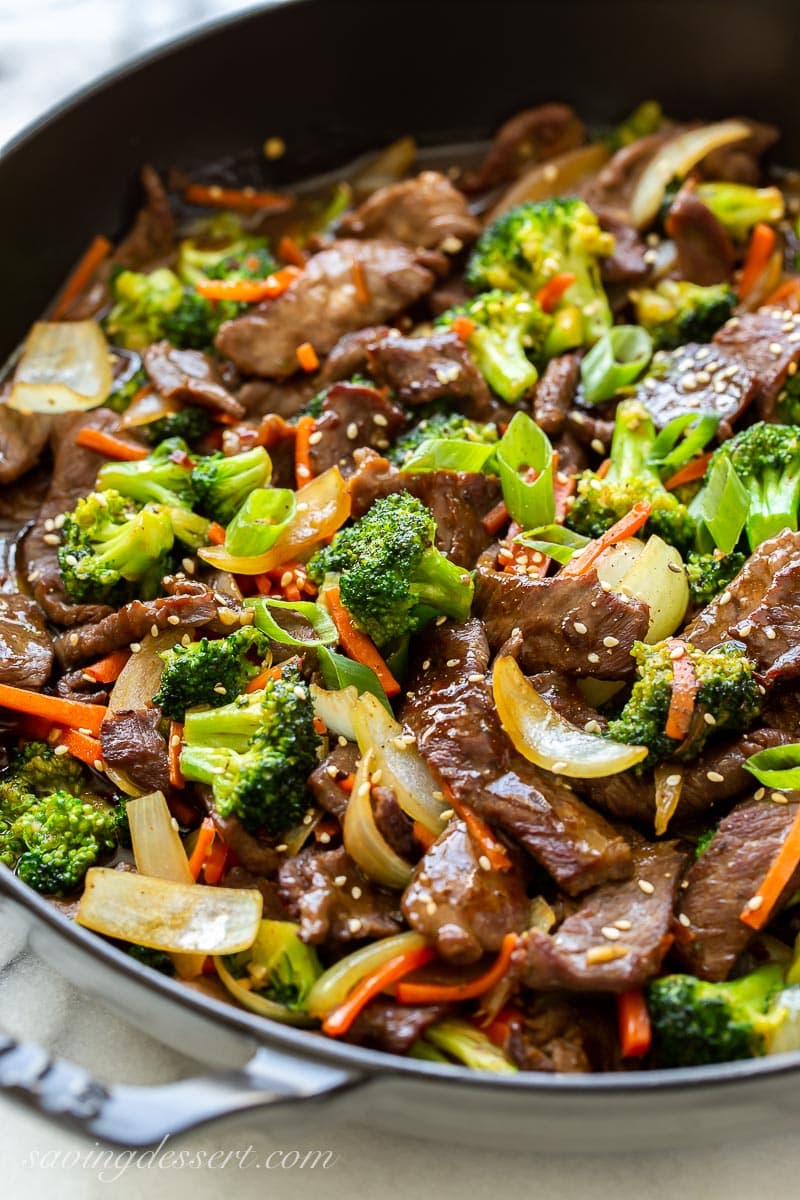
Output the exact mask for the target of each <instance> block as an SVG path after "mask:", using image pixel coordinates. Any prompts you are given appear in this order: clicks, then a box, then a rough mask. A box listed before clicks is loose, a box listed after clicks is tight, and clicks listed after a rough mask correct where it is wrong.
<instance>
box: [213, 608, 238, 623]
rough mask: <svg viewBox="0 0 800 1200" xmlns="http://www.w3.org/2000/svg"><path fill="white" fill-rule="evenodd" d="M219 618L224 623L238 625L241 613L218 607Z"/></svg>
mask: <svg viewBox="0 0 800 1200" xmlns="http://www.w3.org/2000/svg"><path fill="white" fill-rule="evenodd" d="M217 620H218V621H220V622H221V624H223V625H236V624H238V622H239V614H238V613H235V612H232V611H231V610H230V609H229V608H218V609H217Z"/></svg>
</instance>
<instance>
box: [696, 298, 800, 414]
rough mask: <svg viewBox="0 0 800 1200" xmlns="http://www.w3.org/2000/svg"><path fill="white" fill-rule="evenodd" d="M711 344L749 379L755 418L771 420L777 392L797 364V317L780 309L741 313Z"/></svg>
mask: <svg viewBox="0 0 800 1200" xmlns="http://www.w3.org/2000/svg"><path fill="white" fill-rule="evenodd" d="M713 340H714V345H715V347H718V348H719V349H721V350H722V351H723V352H724V353H725V354H727V355H728V356H729V357H730V358H732V359H733V360H735V361H737V362H740V363H742V364H743V365H744V366H745V367H746V368H747V370H748V371H749V372H750V373H751V374H752V375H753V377H754V378H755V381H756V386H757V389H758V395H757V397H756V411H757V413H758V416H759V417H760V418H761V419H762V420H764V421H771V420H774V417H775V403H776V401H777V398H778V396H779V394H780V391H781V388H782V387H783V385H784V383H785V381H786V378H787V376H788V374H789V372H790V370H792V371H794V370H796V369H797V364H800V314H798V313H790V312H789V310H788V309H784V308H759V309H758V311H757V312H752V313H742V314H741V315H740V316H738V317H731V319H730V321H726V323H725V324H724V325H723V326H722V328H721V329H718V330H717V332H716V333H715V334H714V339H713ZM792 364H795V365H794V366H793V365H792Z"/></svg>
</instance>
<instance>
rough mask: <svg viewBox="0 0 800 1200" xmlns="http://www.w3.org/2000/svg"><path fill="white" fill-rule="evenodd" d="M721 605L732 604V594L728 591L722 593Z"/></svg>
mask: <svg viewBox="0 0 800 1200" xmlns="http://www.w3.org/2000/svg"><path fill="white" fill-rule="evenodd" d="M719 602H720V604H730V602H731V594H730V592H728V591H725V592H722V593H721V594H720V597H719Z"/></svg>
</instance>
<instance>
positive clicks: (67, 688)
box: [53, 667, 109, 704]
mask: <svg viewBox="0 0 800 1200" xmlns="http://www.w3.org/2000/svg"><path fill="white" fill-rule="evenodd" d="M53 690H54V692H55V694H56V695H57V696H61V697H63V699H64V700H77V701H78V702H79V703H81V704H108V698H109V691H108V687H107V686H106V685H105V684H102V683H98V682H97V680H96V679H93V678H92V676H91V675H87V674H86V673H85V672H84V671H82V670H81V669H80V668H79V667H78V668H76V669H75V670H74V671H67V673H66V675H62V676H61V678H60V679H58V680H56V685H55V688H54V689H53Z"/></svg>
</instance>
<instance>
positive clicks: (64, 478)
mask: <svg viewBox="0 0 800 1200" xmlns="http://www.w3.org/2000/svg"><path fill="white" fill-rule="evenodd" d="M118 425H119V417H118V416H117V415H116V414H115V413H112V412H111V411H110V410H109V409H107V408H97V409H94V410H93V411H92V412H88V413H66V414H65V415H64V416H61V417H56V418H55V419H54V421H53V427H52V436H51V445H52V449H53V475H52V478H51V480H50V489H49V491H48V493H47V497H46V499H45V501H44V503H43V504H42V507H41V510H40V512H39V516H38V517H37V519H36V521H35V523H34V525H33V528H32V529H31V530H30V532H29V533H28V534H27V535H26V537H25V540H24V542H23V543H22V564H23V570H24V573H25V575H26V576H27V579H28V582H29V583H30V584H31V587H32V590H33V595H34V598H35V600H36V602H37V603H38V604H39V606H40V607H41V608H42V609H43V610H44V613H45V615H46V616H47V617H48V618H49V620H51V621H52V622H53V623H54V624H55V625H66V626H71V625H79V624H81V623H82V622H84V621H97V620H99V619H100V618H101V617H102V616H104V615H105V614H106V613H108V612H110V611H111V610H110V609H109V607H108V605H105V604H71V603H70V602H69V600H68V599H67V595H66V592H65V591H64V585H63V584H62V582H61V572H60V571H59V569H58V559H57V557H56V549H57V547H56V546H55V545H52V544H51V543H52V539H53V526H52V522H53V521H55V520H59V519H60V518H61V517H62V516H63V514H64V513H65V512H69V511H71V509H73V508H74V507H75V505H76V504H77V502H78V500H79V499H80V498H81V497H82V496H85V495H86V494H87V492H91V491H92V490H93V488H94V484H95V480H96V478H97V472H98V470H99V468H100V467H101V466H102V459H101V457H100V456H99V455H97V454H96V453H95V452H94V450H85V449H84V448H83V447H82V446H76V445H75V438H76V437H77V435H78V433H79V432H80V430H81V429H101V430H103V432H105V433H112V432H114V431H115V430H116V429H117V427H118Z"/></svg>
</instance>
